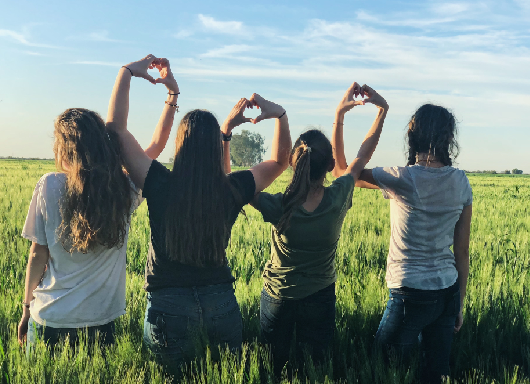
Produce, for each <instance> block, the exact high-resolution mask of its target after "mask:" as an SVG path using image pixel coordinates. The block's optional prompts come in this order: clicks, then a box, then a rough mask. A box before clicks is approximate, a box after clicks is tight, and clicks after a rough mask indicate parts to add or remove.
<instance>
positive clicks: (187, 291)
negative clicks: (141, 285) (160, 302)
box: [147, 283, 234, 299]
mask: <svg viewBox="0 0 530 384" xmlns="http://www.w3.org/2000/svg"><path fill="white" fill-rule="evenodd" d="M233 290H234V287H233V286H232V283H223V284H214V285H201V286H194V287H168V288H161V289H157V290H156V291H152V292H147V298H148V299H151V298H157V297H162V296H195V295H196V294H199V295H215V294H220V293H224V292H228V291H233Z"/></svg>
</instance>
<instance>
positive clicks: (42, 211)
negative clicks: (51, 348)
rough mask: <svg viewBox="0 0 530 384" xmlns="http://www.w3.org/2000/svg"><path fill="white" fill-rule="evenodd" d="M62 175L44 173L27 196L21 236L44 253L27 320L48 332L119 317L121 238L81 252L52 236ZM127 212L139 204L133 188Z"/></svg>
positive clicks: (122, 286) (123, 250) (122, 283)
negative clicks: (45, 258)
mask: <svg viewBox="0 0 530 384" xmlns="http://www.w3.org/2000/svg"><path fill="white" fill-rule="evenodd" d="M65 182H66V175H65V174H64V173H48V174H46V175H44V176H43V177H42V178H41V179H40V180H39V182H38V183H37V186H36V187H35V191H34V192H33V198H32V200H31V204H30V206H29V211H28V216H27V218H26V223H25V225H24V229H23V230H22V237H25V238H26V239H29V240H31V241H34V242H36V243H38V244H40V245H47V246H48V249H49V250H50V259H49V261H48V268H47V270H46V272H45V273H44V276H43V280H42V282H41V283H40V284H39V286H38V287H37V288H36V289H35V290H34V291H33V296H34V297H35V299H34V300H33V301H32V302H31V304H30V305H31V307H30V312H31V317H32V318H33V319H34V320H35V321H36V322H37V323H39V324H41V325H48V326H50V327H54V328H82V327H92V326H97V325H103V324H106V323H109V322H111V321H112V320H114V319H116V318H117V317H119V316H121V315H123V314H125V264H126V251H127V238H128V235H129V225H127V232H126V235H125V240H124V243H123V246H122V247H121V248H111V249H108V248H105V247H102V246H97V247H96V248H95V249H94V250H92V251H90V252H88V253H86V254H83V253H79V252H73V253H69V252H67V251H65V249H64V248H63V246H62V244H61V242H60V241H59V239H58V238H57V235H56V231H57V228H58V227H59V225H60V224H61V214H60V211H59V200H60V199H61V196H62V195H63V193H64V185H65ZM131 185H132V186H133V190H132V193H134V199H133V205H132V207H131V211H130V213H132V212H134V210H135V209H136V208H137V207H138V205H140V203H141V202H142V199H141V197H140V196H141V193H140V191H139V190H138V189H136V187H134V184H133V183H132V182H131Z"/></svg>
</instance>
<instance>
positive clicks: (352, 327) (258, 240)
mask: <svg viewBox="0 0 530 384" xmlns="http://www.w3.org/2000/svg"><path fill="white" fill-rule="evenodd" d="M50 171H54V165H53V162H46V161H15V160H1V161H0V271H2V273H1V274H0V295H1V296H2V299H1V300H0V381H1V382H3V383H31V382H38V383H51V382H53V383H111V382H119V383H137V382H143V383H163V382H167V381H168V379H169V378H168V376H167V375H166V374H165V373H164V371H163V369H162V368H161V367H160V366H158V365H157V364H156V363H154V362H153V358H152V356H151V354H150V352H149V351H148V350H147V349H146V348H145V347H144V346H143V344H142V333H143V313H144V310H145V293H144V291H143V289H142V286H143V272H144V266H145V260H146V255H147V249H148V244H149V225H148V217H147V207H146V204H145V203H144V204H142V206H141V207H140V208H139V209H138V211H137V213H136V214H135V216H134V217H133V220H132V224H131V230H130V234H129V244H128V251H127V314H126V315H124V316H122V317H121V318H119V319H118V321H117V342H116V345H114V346H112V347H111V348H109V349H107V350H106V351H104V353H102V352H100V351H99V349H97V348H96V349H95V350H94V351H93V352H92V353H89V351H88V349H87V346H86V344H85V343H84V342H80V344H79V345H78V346H77V347H76V351H75V353H74V351H72V350H71V349H70V348H69V347H68V346H67V345H66V344H65V345H60V346H58V347H57V348H56V350H55V351H49V350H48V349H46V347H45V346H44V345H43V344H39V345H38V346H37V350H36V353H35V354H34V355H33V357H31V358H30V359H29V360H28V359H26V357H25V355H24V352H23V351H22V350H21V348H20V347H19V345H18V343H17V340H16V333H17V332H16V327H17V323H18V321H19V319H20V315H21V309H22V308H21V306H20V302H21V301H22V299H23V291H24V277H25V267H26V262H27V254H28V249H29V242H28V241H27V240H24V239H22V238H21V237H20V233H21V231H22V227H23V225H24V220H25V217H26V214H27V209H28V205H29V202H30V199H31V195H32V192H33V188H34V187H35V184H36V182H37V180H38V179H39V178H40V177H41V176H42V175H43V174H44V173H46V172H50ZM288 178H289V175H288V174H284V175H283V176H282V177H280V179H279V180H278V181H276V182H275V183H274V184H273V185H272V186H271V187H270V188H269V190H270V191H272V192H278V191H281V190H283V189H284V188H285V186H286V182H287V180H288ZM470 181H471V184H472V186H473V192H474V203H473V206H474V216H473V223H472V234H471V247H470V254H471V272H470V280H469V285H468V299H467V301H466V303H465V311H464V326H463V327H462V330H461V331H460V332H459V333H458V334H457V335H456V337H455V340H454V343H453V351H452V361H451V366H452V373H453V374H452V381H451V382H459V383H492V382H495V383H530V380H529V377H530V301H529V299H528V297H529V290H530V277H529V274H528V272H529V268H530V235H529V233H530V212H529V207H530V205H529V201H530V178H528V177H521V176H519V177H511V176H509V175H507V176H495V177H490V176H484V175H477V176H470ZM245 211H246V217H244V216H243V215H240V217H239V218H238V220H237V222H236V224H235V225H234V228H233V230H232V239H231V242H230V245H229V248H228V258H229V263H230V266H231V268H232V271H233V273H234V276H235V277H236V283H235V287H236V297H237V300H238V302H239V305H240V307H241V312H242V314H243V326H244V329H243V337H244V340H245V344H244V347H243V351H242V353H241V354H240V355H239V356H235V355H232V354H230V353H227V352H224V351H223V352H222V353H221V358H220V360H215V359H212V357H211V356H212V354H209V353H208V354H207V355H205V356H203V357H201V358H199V359H197V360H196V361H195V362H193V363H191V364H190V365H188V366H187V367H186V369H185V370H184V375H183V377H182V378H181V381H182V382H184V383H260V382H262V383H272V382H273V377H272V369H271V365H270V355H269V353H268V350H267V348H264V347H263V346H261V345H260V344H259V342H258V341H259V340H258V338H259V295H260V291H261V287H262V280H261V273H262V271H263V267H264V264H265V262H266V260H267V259H268V257H269V255H270V226H269V225H268V224H265V223H263V221H262V219H261V216H260V215H259V213H258V212H256V211H255V210H254V209H253V208H251V207H246V208H245ZM388 215H389V209H388V202H387V201H385V200H384V199H383V198H382V196H381V194H380V193H379V192H378V191H368V190H356V191H355V193H354V197H353V208H352V209H351V210H350V212H349V213H348V215H347V217H346V220H345V224H344V227H343V230H342V237H341V240H340V242H339V246H338V252H337V260H336V265H337V271H338V281H337V284H336V286H337V313H336V323H337V331H336V335H335V339H334V345H333V358H332V359H331V360H329V361H327V362H326V363H325V364H324V365H323V366H320V367H315V366H314V365H313V364H312V362H311V359H310V357H309V356H306V359H305V363H301V364H297V365H295V367H294V369H293V370H292V371H287V370H286V371H284V374H283V379H282V381H283V382H293V383H307V382H312V383H313V382H314V383H316V382H318V383H356V382H359V383H414V382H417V379H418V372H417V364H413V365H412V367H411V368H409V367H399V366H395V365H394V366H392V365H391V366H386V365H385V364H384V363H383V362H382V360H381V359H380V358H379V357H378V356H375V355H374V354H372V343H373V337H374V334H375V331H376V330H377V326H378V324H379V320H380V318H381V315H382V313H383V310H384V306H385V303H386V300H387V295H388V293H387V290H386V288H385V283H384V270H385V263H386V255H387V252H388V240H389V237H390V229H389V216H388Z"/></svg>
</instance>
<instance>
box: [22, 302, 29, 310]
mask: <svg viewBox="0 0 530 384" xmlns="http://www.w3.org/2000/svg"><path fill="white" fill-rule="evenodd" d="M21 304H22V306H23V307H25V308H26V309H29V304H28V303H26V302H25V301H23V302H22V303H21Z"/></svg>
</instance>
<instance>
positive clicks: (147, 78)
mask: <svg viewBox="0 0 530 384" xmlns="http://www.w3.org/2000/svg"><path fill="white" fill-rule="evenodd" d="M142 77H143V78H144V79H146V80H147V81H149V82H150V83H151V84H156V80H155V78H154V77H153V76H151V75H150V74H148V73H146V74H144V75H143V76H142Z"/></svg>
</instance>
